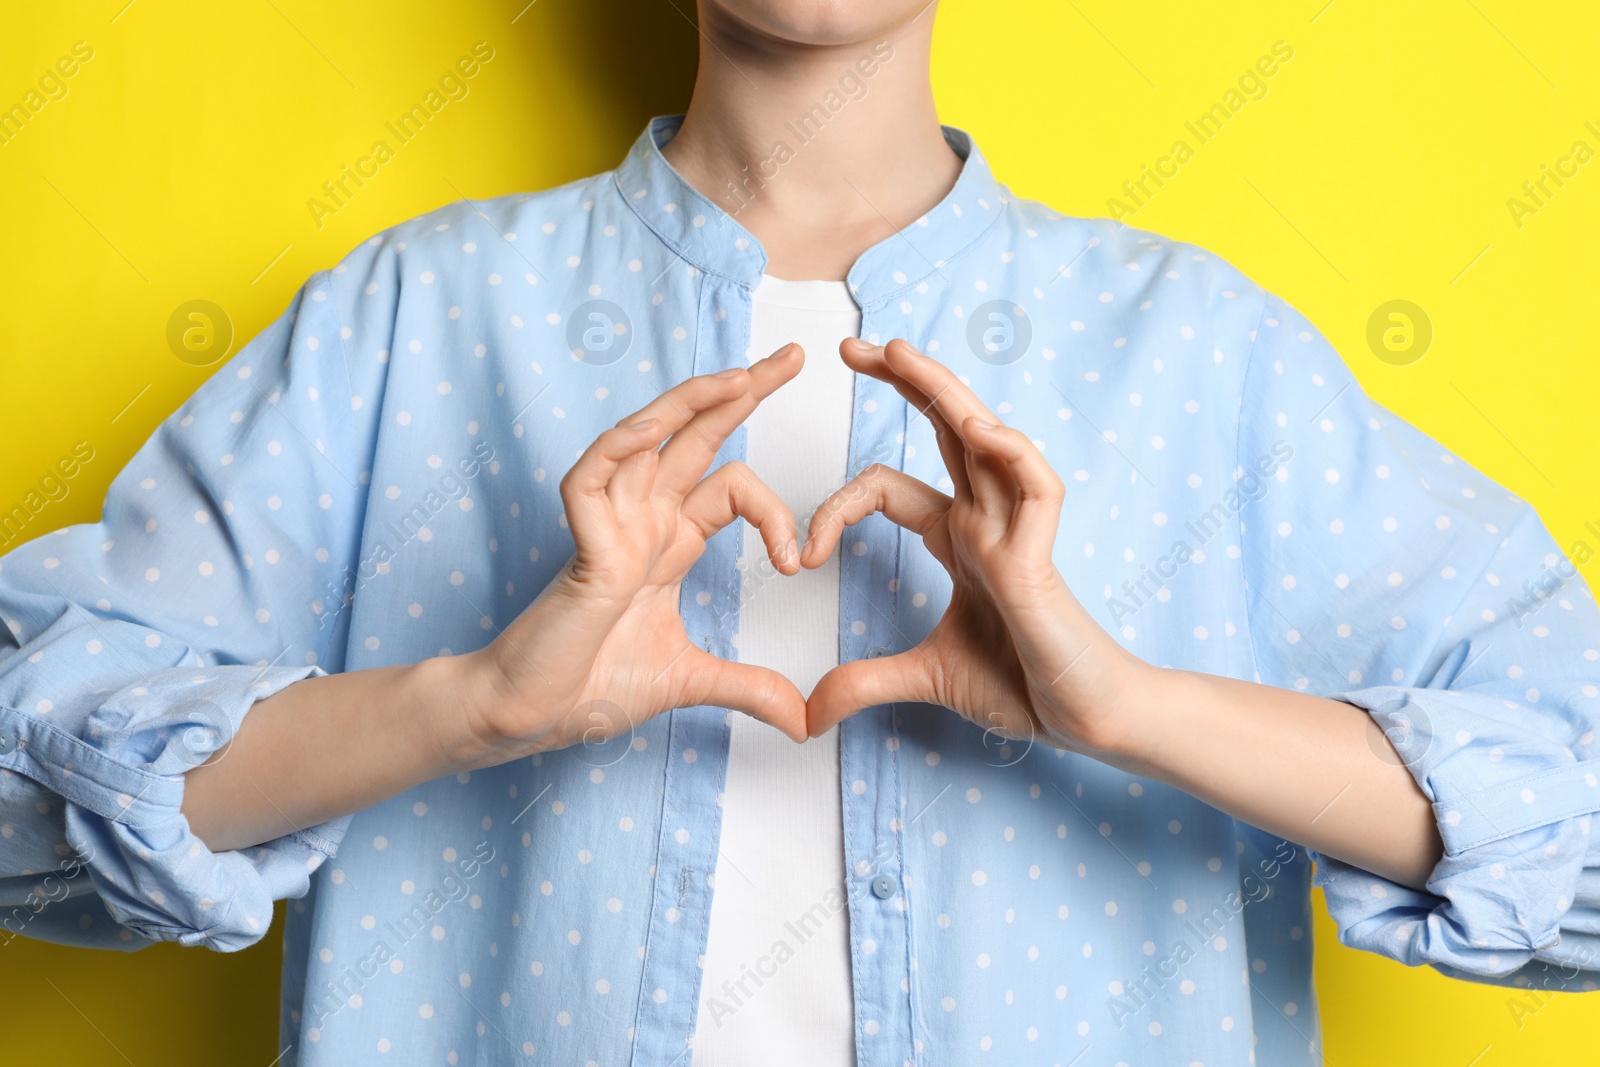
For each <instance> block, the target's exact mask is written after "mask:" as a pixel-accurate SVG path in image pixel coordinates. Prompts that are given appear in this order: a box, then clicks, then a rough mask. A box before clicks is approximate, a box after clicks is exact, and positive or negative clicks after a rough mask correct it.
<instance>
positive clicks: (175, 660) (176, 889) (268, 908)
mask: <svg viewBox="0 0 1600 1067" xmlns="http://www.w3.org/2000/svg"><path fill="white" fill-rule="evenodd" d="M352 268H354V269H352ZM381 273H382V269H381V266H380V264H379V253H378V252H376V251H374V250H371V249H367V248H364V249H363V250H362V251H361V252H358V253H357V254H355V255H353V256H352V257H351V258H350V259H347V260H346V261H345V263H343V264H341V265H340V266H339V267H338V268H336V269H335V270H333V271H324V272H321V273H319V274H317V275H315V276H313V277H312V278H311V280H310V281H308V282H307V284H306V285H305V286H304V287H303V288H302V289H301V291H300V292H299V293H298V294H297V295H296V297H295V299H294V301H293V303H292V304H291V306H290V308H289V309H288V310H287V311H286V312H285V313H284V315H283V316H282V317H281V318H280V319H279V320H278V321H277V322H275V323H274V324H273V325H272V326H270V327H269V328H268V329H267V330H266V331H264V332H263V333H262V334H260V335H259V336H258V337H256V338H255V339H254V340H253V341H252V342H251V343H250V344H248V345H247V346H245V347H244V348H243V349H242V350H241V351H240V352H239V353H238V355H237V356H235V357H234V358H233V359H231V360H230V361H229V362H227V363H226V364H225V365H223V366H222V367H221V368H219V369H218V370H217V371H216V373H215V374H214V375H213V376H212V377H211V379H210V380H209V381H208V382H207V383H206V384H205V385H204V386H202V387H201V388H200V389H199V390H198V391H197V392H196V393H195V395H194V396H193V397H192V398H191V399H190V400H189V401H188V402H187V403H186V404H184V405H183V407H182V408H181V409H180V410H179V411H177V412H176V413H174V414H173V415H172V416H171V417H170V418H168V419H167V420H166V421H165V422H164V423H163V424H162V425H161V426H160V428H159V429H158V430H157V431H156V433H155V434H154V435H153V436H152V437H151V439H150V440H149V441H148V442H146V444H145V445H144V446H143V448H141V449H140V451H139V452H138V453H137V454H136V455H135V456H134V458H133V459H132V460H131V461H130V462H129V463H128V465H127V467H126V468H124V469H123V471H122V472H121V473H120V474H119V475H118V476H117V477H116V478H115V480H114V481H113V483H112V485H111V488H110V490H109V492H108V495H107V498H106V502H105V509H104V513H103V518H102V521H100V522H99V523H96V524H93V525H80V526H73V527H68V528H66V529H63V530H60V531H57V532H56V533H53V534H49V535H46V536H43V537H40V538H37V539H36V540H34V541H31V542H29V543H27V544H23V545H21V546H20V547H17V548H16V549H15V550H14V551H11V552H10V553H9V554H7V555H6V556H4V557H3V558H0V622H3V626H4V631H3V632H0V940H5V939H9V938H10V937H12V936H16V935H18V934H21V935H26V936H33V937H40V938H44V939H47V940H56V941H63V942H68V943H75V944H87V945H105V946H113V947H114V946H123V947H139V946H141V945H143V944H147V943H149V942H151V941H158V940H170V941H178V942H181V943H183V944H202V945H207V946H209V947H212V948H216V949H222V950H234V949H238V948H242V947H244V946H246V945H249V944H251V943H252V942H254V941H256V940H257V939H259V938H260V937H261V936H262V935H263V934H264V933H265V932H266V930H267V927H268V926H269V924H270V922H271V918H272V902H273V900H274V899H278V898H283V897H290V896H298V895H302V894H304V893H305V891H306V889H307V887H308V885H309V879H310V874H311V872H312V871H314V870H315V869H316V868H317V866H318V865H319V864H321V863H322V862H323V861H324V860H326V859H327V858H328V857H330V856H332V855H333V854H334V851H335V850H336V848H337V847H338V844H339V839H340V837H341V836H342V834H343V832H344V827H345V824H346V823H347V821H348V819H340V820H335V821H333V822H329V823H326V824H323V825H320V826H315V827H309V828H306V829H304V830H301V831H299V832H296V833H293V834H290V835H288V836H285V837H282V838H279V839H277V840H275V841H270V842H267V843H265V844H262V845H259V846H256V847H253V848H248V849H242V850H238V851H229V852H216V853H214V852H212V851H210V850H208V849H207V848H206V846H205V845H204V844H203V843H202V842H201V841H200V840H199V839H198V838H197V837H195V835H194V834H193V833H191V832H190V830H189V827H188V823H187V821H186V820H185V818H184V816H183V814H182V812H181V811H180V805H181V803H182V799H183V775H184V773H185V772H186V771H188V770H190V769H192V768H194V767H196V766H198V765H199V764H201V763H203V762H207V761H217V760H226V759H227V757H228V746H229V744H230V742H231V740H232V738H233V737H234V734H235V732H236V731H237V729H238V727H239V725H240V723H241V722H242V721H243V719H244V717H245V715H246V714H248V713H249V711H250V708H251V706H252V705H253V704H254V703H255V702H256V701H258V700H262V699H264V698H266V697H269V696H271V695H272V694H274V693H276V692H278V691H280V690H282V689H283V688H284V687H286V686H289V685H292V684H293V683H295V682H297V681H300V680H301V679H304V678H306V677H308V676H311V675H313V674H318V673H322V672H323V671H337V670H340V669H342V661H343V644H342V642H343V637H344V633H345V630H346V627H347V619H346V615H347V610H346V606H347V604H348V602H349V598H350V595H351V593H352V592H353V589H354V585H355V579H356V577H357V571H356V560H357V556H358V552H359V543H360V529H361V522H362V517H363V514H364V510H365V492H366V483H367V481H368V480H369V478H368V475H367V473H366V472H368V471H369V470H370V468H371V455H372V450H373V447H374V440H375V435H376V431H375V424H374V423H375V420H374V415H375V413H376V411H377V410H378V409H379V407H380V404H381V400H382V383H383V372H384V364H385V363H386V360H387V354H388V353H387V343H388V342H387V335H386V334H385V333H384V328H383V323H384V321H385V317H384V315H383V313H382V310H381V305H382V304H383V303H384V301H383V300H382V298H381V297H380V298H379V299H378V300H376V301H373V300H370V299H369V294H371V293H372V292H374V291H375V290H377V289H378V288H379V287H380V285H382V284H383V283H384V282H388V283H390V287H391V288H392V279H382V280H380V278H379V276H380V275H381ZM374 305H377V306H374ZM84 455H87V456H88V457H89V458H90V459H92V458H93V444H92V442H85V443H84V445H83V446H82V447H81V449H80V459H82V457H83V456H84Z"/></svg>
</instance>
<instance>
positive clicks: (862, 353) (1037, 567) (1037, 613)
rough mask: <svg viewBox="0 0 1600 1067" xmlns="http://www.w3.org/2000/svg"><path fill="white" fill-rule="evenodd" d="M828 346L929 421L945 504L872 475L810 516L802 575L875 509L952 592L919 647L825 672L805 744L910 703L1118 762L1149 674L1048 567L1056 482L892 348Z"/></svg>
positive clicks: (1023, 444)
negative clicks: (944, 476) (916, 543)
mask: <svg viewBox="0 0 1600 1067" xmlns="http://www.w3.org/2000/svg"><path fill="white" fill-rule="evenodd" d="M839 348H840V353H841V355H843V357H844V361H845V363H846V364H848V365H849V366H850V367H851V368H852V369H853V370H856V371H858V372H860V373H862V374H868V375H871V376H872V377H874V378H877V379H879V380H881V381H884V382H887V383H888V384H889V385H892V386H893V387H894V388H895V390H896V391H897V392H899V394H900V395H901V396H902V397H904V398H905V400H906V402H907V403H909V404H911V405H913V406H914V407H915V408H916V409H917V410H918V411H920V412H922V413H923V414H924V415H926V416H927V417H928V418H929V419H930V420H931V421H932V422H933V427H934V432H935V434H936V436H937V438H938V442H939V451H940V452H941V453H942V455H943V456H944V462H945V467H946V468H947V469H948V471H949V473H950V479H951V481H952V482H953V483H954V488H955V496H954V497H949V496H946V495H945V494H943V493H941V492H939V491H937V490H936V489H934V488H932V487H931V486H929V485H926V484H924V483H923V482H920V481H918V480H917V479H915V478H912V477H911V476H909V475H907V474H903V473H901V472H900V471H896V470H893V469H890V468H888V467H884V466H882V465H881V464H876V465H874V466H872V467H870V468H868V469H867V470H865V471H863V472H862V473H861V474H860V475H859V476H857V477H856V478H855V479H853V480H852V481H851V482H849V484H847V485H845V486H844V487H843V488H841V489H840V490H839V491H838V492H836V493H834V494H833V495H832V496H831V497H829V498H828V500H827V501H825V502H824V503H823V505H822V506H821V507H820V508H818V509H817V512H816V514H815V515H814V516H813V517H812V520H811V528H810V536H809V538H808V541H807V544H806V547H805V549H804V551H803V552H802V553H801V556H800V563H801V566H803V567H807V568H816V567H819V566H821V565H822V563H823V561H824V560H826V559H827V558H828V556H829V554H830V553H832V551H833V549H834V546H835V545H836V544H837V543H838V541H839V538H840V536H841V535H842V534H843V532H844V528H845V527H846V526H852V525H854V524H855V523H858V522H860V521H861V520H862V519H864V518H866V517H867V516H868V515H871V514H873V513H874V512H880V511H881V512H882V513H883V514H884V515H885V516H886V517H887V518H888V519H889V520H890V521H892V522H894V523H896V524H898V525H900V526H903V527H905V528H906V529H907V530H910V531H911V532H913V533H915V534H918V535H920V536H921V537H922V539H923V543H924V544H925V545H926V546H927V548H928V551H929V552H930V553H932V555H933V557H934V558H935V559H937V560H938V561H939V562H940V563H941V564H942V565H943V566H944V568H945V570H947V571H948V572H949V573H950V578H951V582H952V590H951V594H950V604H949V607H948V608H947V609H946V610H945V613H944V617H943V618H941V619H940V620H939V622H938V623H937V625H935V626H934V628H933V630H932V631H931V632H929V634H928V636H927V637H926V638H925V639H924V640H923V641H922V643H921V644H919V645H917V646H916V647H915V648H913V649H911V650H910V651H907V652H902V653H900V654H898V655H894V656H886V657H882V658H875V659H863V660H855V661H853V662H850V663H844V664H841V665H840V666H838V667H836V668H834V669H833V670H831V671H829V672H828V673H827V674H826V675H824V676H823V678H822V680H821V681H820V682H818V683H817V687H816V689H814V690H813V691H812V693H811V696H810V697H809V699H808V701H807V725H808V727H809V729H810V732H811V736H813V737H816V736H817V735H819V734H821V733H823V732H824V731H826V730H829V729H831V728H832V727H833V726H834V725H835V724H837V723H838V722H839V721H840V720H842V719H845V718H848V717H849V716H850V715H853V714H854V713H855V712H857V711H859V710H861V709H862V708H867V707H872V706H875V705H878V704H890V703H896V702H901V701H912V702H920V703H929V704H941V705H943V706H945V707H947V708H949V709H951V710H952V711H955V712H956V713H957V714H960V715H962V716H964V717H965V718H967V719H969V720H971V721H972V722H974V723H976V724H977V725H979V726H981V727H983V728H984V729H985V730H987V731H992V732H994V733H997V734H1000V735H1002V736H1005V737H1008V738H1013V739H1017V740H1024V741H1031V740H1033V739H1035V738H1037V739H1039V740H1041V741H1044V742H1045V743H1047V744H1050V745H1053V746H1056V747H1059V748H1069V749H1073V750H1075V751H1081V752H1085V753H1088V754H1091V755H1096V754H1109V753H1113V752H1118V751H1125V750H1126V739H1127V738H1128V735H1129V732H1130V730H1131V729H1132V725H1133V724H1132V723H1131V722H1130V719H1131V709H1132V708H1133V707H1135V706H1138V704H1139V703H1140V701H1138V699H1137V693H1136V691H1137V689H1138V687H1139V686H1140V685H1141V684H1142V683H1143V682H1144V681H1145V680H1147V676H1148V675H1149V674H1150V673H1152V671H1153V668H1150V667H1149V666H1148V665H1147V664H1145V663H1144V662H1143V661H1142V660H1140V659H1139V658H1138V657H1136V656H1134V655H1133V654H1131V653H1129V652H1128V651H1126V650H1125V649H1123V648H1122V647H1121V646H1120V645H1119V644H1117V642H1116V641H1114V640H1113V639H1112V638H1111V636H1110V635H1109V634H1107V633H1106V632H1105V631H1104V630H1103V629H1102V628H1101V627H1100V626H1099V625H1098V624H1097V623H1095V621H1094V620H1093V619H1092V618H1090V617H1089V614H1088V612H1086V611H1084V609H1083V606H1082V605H1081V604H1079V603H1078V600H1077V598H1076V597H1074V596H1073V595H1072V591H1071V590H1070V589H1068V588H1067V583H1066V581H1065V579H1063V578H1062V576H1061V573H1060V571H1058V570H1057V569H1056V566H1055V563H1054V561H1053V560H1052V559H1051V551H1052V549H1053V548H1054V547H1055V539H1056V529H1057V527H1058V525H1059V524H1060V519H1061V507H1062V503H1063V501H1064V499H1065V495H1066V489H1065V486H1064V485H1063V484H1062V481H1061V479H1060V478H1059V477H1057V476H1056V473H1055V471H1053V470H1052V469H1051V467H1050V464H1049V463H1048V462H1047V461H1046V460H1045V458H1044V456H1043V455H1042V454H1041V453H1040V452H1039V450H1038V449H1037V448H1035V447H1034V445H1033V442H1032V441H1030V440H1029V439H1028V438H1027V437H1026V436H1025V435H1024V434H1022V433H1021V432H1019V431H1017V430H1014V429H1010V428H1007V427H1005V426H1002V425H1001V424H1000V420H999V419H998V418H996V417H995V415H994V414H993V413H991V412H990V411H989V409H988V408H986V407H985V406H984V405H983V402H982V401H980V400H979V399H978V398H977V396H976V395H974V394H973V392H972V390H970V389H968V388H967V387H966V386H965V385H963V384H962V383H961V381H960V379H958V378H957V377H956V376H955V374H954V373H952V372H951V371H950V370H949V369H948V368H947V367H945V366H944V365H943V364H941V363H939V362H937V361H935V360H932V359H929V358H928V357H927V356H924V355H922V354H921V353H919V352H918V351H917V350H916V349H914V348H912V347H911V345H909V344H907V343H906V342H905V341H902V340H893V341H890V342H889V344H888V346H887V347H879V346H877V345H873V344H870V343H868V342H865V341H861V340H859V339H854V338H852V339H850V340H847V341H845V342H844V343H843V344H841V345H840V346H839Z"/></svg>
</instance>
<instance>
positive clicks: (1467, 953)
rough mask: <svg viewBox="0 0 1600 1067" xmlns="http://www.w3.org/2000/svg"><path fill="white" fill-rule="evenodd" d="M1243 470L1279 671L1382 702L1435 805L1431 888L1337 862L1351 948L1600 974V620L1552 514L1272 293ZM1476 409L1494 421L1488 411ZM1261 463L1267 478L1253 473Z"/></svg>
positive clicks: (1322, 875)
mask: <svg viewBox="0 0 1600 1067" xmlns="http://www.w3.org/2000/svg"><path fill="white" fill-rule="evenodd" d="M1242 411H1243V413H1244V414H1243V421H1242V422H1241V430H1240V438H1239V450H1240V455H1239V470H1240V472H1241V475H1242V476H1253V477H1256V478H1258V479H1259V486H1260V490H1259V494H1258V495H1257V494H1247V495H1249V496H1254V500H1253V502H1252V503H1249V504H1247V505H1246V506H1245V507H1244V508H1243V509H1242V512H1241V520H1242V522H1243V526H1244V532H1243V538H1242V542H1241V545H1242V549H1241V550H1242V552H1243V562H1244V566H1245V572H1246V578H1247V580H1248V582H1249V584H1250V588H1251V597H1250V614H1249V621H1250V627H1251V640H1252V644H1253V649H1254V653H1255V657H1256V662H1257V668H1258V672H1259V674H1260V680H1262V681H1264V682H1267V683H1270V684H1274V685H1279V686H1285V687H1292V688H1296V689H1300V690H1303V691H1309V692H1314V693H1318V694H1321V695H1325V696H1329V697H1332V698H1334V699H1337V700H1341V701H1345V702H1347V703H1350V704H1353V705H1355V706H1357V707H1360V708H1363V709H1364V710H1366V711H1367V712H1368V714H1369V715H1371V716H1372V718H1373V719H1374V721H1375V722H1376V723H1377V724H1378V725H1379V726H1380V727H1381V728H1382V729H1383V732H1384V734H1385V736H1386V737H1387V739H1388V742H1389V743H1388V744H1384V743H1383V742H1381V741H1375V744H1374V746H1373V758H1374V759H1386V760H1389V761H1391V762H1393V763H1396V764H1403V765H1404V766H1405V767H1406V768H1407V769H1409V770H1410V772H1411V774H1412V775H1413V776H1414V778H1415V779H1416V782H1417V785H1418V786H1419V787H1420V788H1421V790H1422V792H1423V793H1424V794H1425V795H1426V796H1427V797H1428V799H1429V800H1430V801H1432V803H1433V810H1434V814H1435V816H1436V818H1437V821H1438V826H1439V834H1440V837H1441V839H1442V840H1443V843H1444V856H1443V858H1442V859H1441V861H1440V862H1439V864H1438V866H1437V867H1436V868H1435V869H1434V871H1433V873H1432V875H1431V877H1430V878H1429V880H1428V882H1427V885H1426V890H1425V891H1419V890H1415V889H1411V888H1408V887H1406V886H1403V885H1399V884H1397V883H1395V882H1391V881H1389V880H1387V879H1384V878H1381V877H1379V876H1377V875H1375V874H1372V873H1371V872H1368V871H1364V870H1361V869H1359V868H1356V867H1353V866H1351V865H1349V864H1346V863H1342V862H1340V861H1338V860H1335V859H1331V858H1329V857H1326V856H1319V857H1318V883H1319V884H1320V885H1322V887H1323V889H1324V891H1325V893H1326V897H1327V901H1328V907H1329V910H1330V912H1331V914H1332V916H1333V919H1334V921H1335V922H1336V923H1337V924H1338V927H1339V936H1340V940H1341V941H1342V942H1344V943H1345V944H1347V945H1351V946H1353V947H1357V948H1362V949H1367V950H1370V951H1373V952H1378V953H1381V954H1383V955H1385V956H1389V957H1391V958H1394V959H1396V960H1399V961H1401V962H1403V963H1407V964H1412V965H1416V964H1431V965H1434V966H1436V967H1438V968H1439V969H1440V970H1442V971H1444V972H1445V973H1448V974H1454V975H1459V976H1461V977H1466V978H1474V979H1481V980H1488V981H1501V982H1513V983H1515V984H1520V985H1530V984H1537V985H1538V986H1539V987H1540V988H1546V989H1585V988H1587V989H1593V988H1595V987H1596V979H1597V978H1600V922H1597V919H1600V847H1597V846H1600V840H1597V839H1596V837H1595V836H1593V835H1591V828H1592V823H1593V816H1594V812H1595V811H1597V810H1600V750H1597V748H1596V746H1595V730H1596V725H1597V722H1600V612H1597V610H1596V605H1595V601H1594V597H1593V595H1592V594H1591V593H1590V591H1589V588H1588V586H1587V585H1586V583H1585V582H1584V580H1583V578H1582V576H1581V575H1580V574H1579V573H1578V571H1577V569H1576V567H1575V564H1574V558H1573V557H1576V558H1577V560H1578V561H1580V562H1581V561H1582V560H1584V559H1587V558H1588V557H1589V555H1591V554H1592V549H1590V548H1589V547H1588V546H1586V545H1583V544H1581V543H1580V544H1579V545H1575V546H1574V548H1573V551H1572V554H1571V556H1569V555H1568V554H1567V553H1564V552H1562V551H1561V550H1560V549H1559V548H1558V547H1557V546H1556V544H1555V542H1554V541H1553V540H1552V538H1551V537H1550V535H1549V533H1548V532H1547V531H1546V530H1545V528H1544V526H1543V524H1542V523H1541V522H1540V520H1539V517H1538V515H1537V514H1536V513H1535V512H1534V511H1533V509H1532V508H1531V507H1530V506H1529V505H1527V504H1526V503H1524V502H1523V501H1521V500H1519V499H1517V498H1516V497H1514V496H1513V495H1511V494H1510V493H1508V492H1507V491H1506V490H1505V489H1503V488H1501V487H1500V486H1498V485H1496V484H1495V483H1494V482H1492V481H1490V480H1489V479H1487V478H1485V477H1484V476H1483V475H1481V474H1480V473H1478V472H1477V471H1476V470H1474V469H1473V468H1472V467H1471V466H1470V465H1469V464H1467V463H1465V462H1464V461H1463V460H1461V459H1460V458H1459V457H1457V456H1455V455H1454V454H1452V453H1451V452H1450V451H1449V450H1447V449H1445V448H1443V447H1441V446H1440V445H1439V444H1438V443H1436V442H1435V441H1433V440H1432V439H1430V438H1429V437H1428V436H1427V435H1426V434H1424V433H1422V432H1421V431H1419V430H1417V429H1416V428H1415V427H1412V426H1411V425H1409V424H1407V423H1406V422H1405V421H1403V420H1401V419H1399V418H1397V417H1395V416H1394V415H1392V414H1391V413H1389V412H1388V411H1386V410H1384V409H1383V408H1381V407H1380V406H1378V405H1377V404H1375V403H1373V402H1372V401H1371V400H1369V399H1368V398H1367V397H1366V395H1365V394H1364V393H1363V392H1362V390H1361V388H1360V386H1359V385H1358V384H1356V382H1355V380H1354V378H1353V377H1352V376H1351V374H1350V372H1349V370H1348V368H1347V367H1346V366H1345V364H1344V363H1343V361H1342V360H1341V359H1340V358H1339V356H1338V354H1337V353H1336V352H1335V351H1333V349H1332V348H1331V346H1329V344H1328V343H1327V342H1326V341H1325V340H1324V339H1323V338H1322V336H1321V335H1320V334H1319V333H1318V332H1317V331H1316V329H1315V328H1314V327H1312V326H1311V325H1310V323H1309V322H1307V321H1306V320H1305V319H1304V317H1302V316H1301V315H1300V314H1298V313H1297V312H1296V311H1294V310H1293V309H1292V308H1290V307H1288V306H1287V305H1285V304H1284V303H1282V302H1281V301H1278V300H1276V299H1273V298H1268V300H1267V302H1266V305H1265V309H1264V311H1263V313H1262V316H1261V321H1260V323H1259V325H1258V326H1257V328H1256V336H1255V338H1254V347H1253V351H1252V356H1251V364H1250V367H1249V370H1248V371H1247V376H1246V385H1245V395H1244V398H1243V407H1242ZM1473 417H1476V416H1473ZM1247 472H1248V473H1247Z"/></svg>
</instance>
